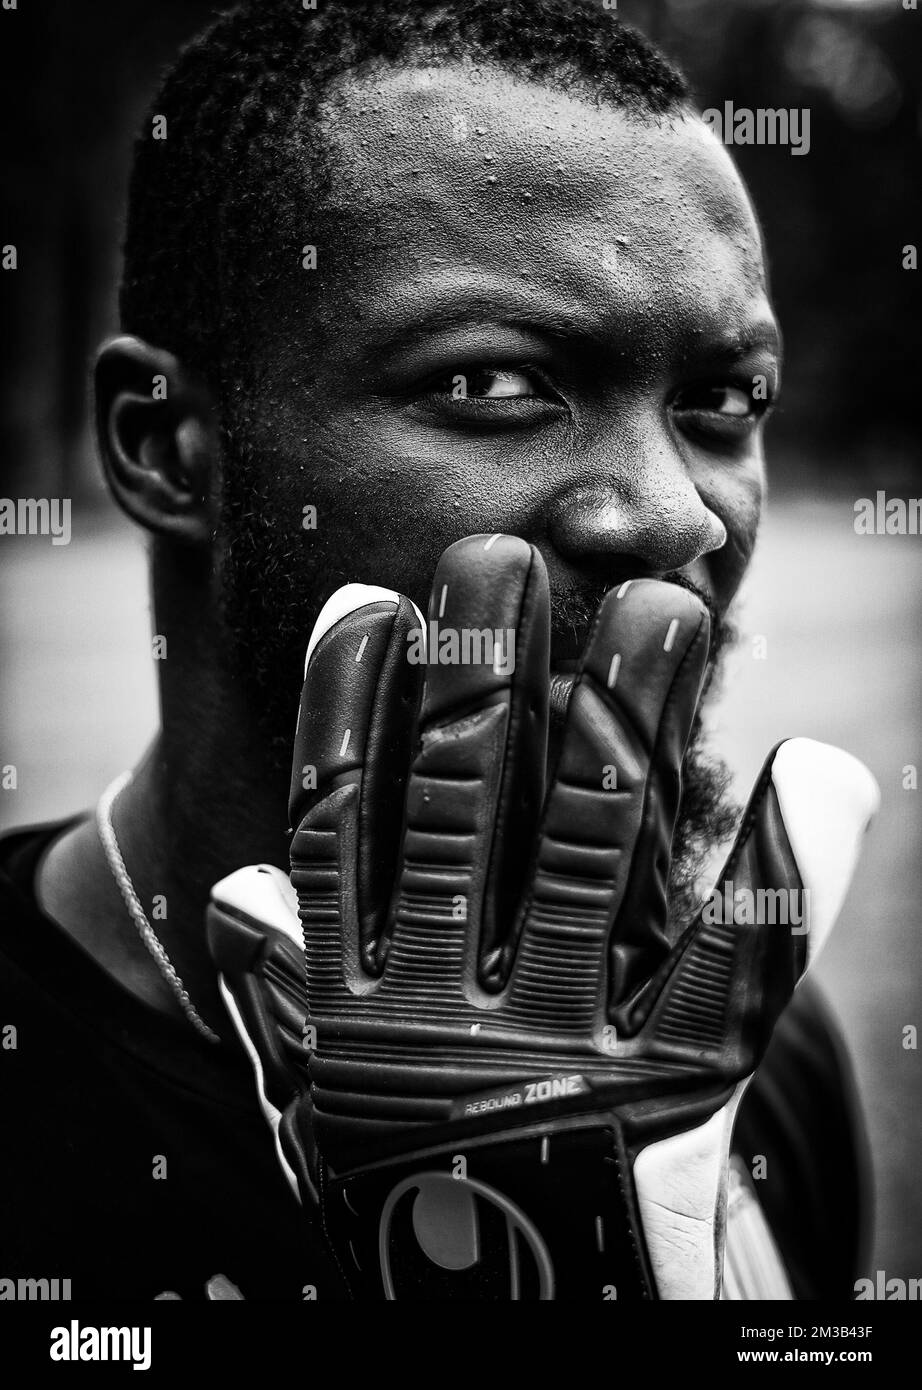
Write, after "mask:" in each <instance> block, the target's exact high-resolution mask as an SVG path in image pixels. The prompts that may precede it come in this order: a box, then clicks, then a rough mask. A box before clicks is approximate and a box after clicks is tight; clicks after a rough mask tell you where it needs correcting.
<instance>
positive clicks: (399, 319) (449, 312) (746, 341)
mask: <svg viewBox="0 0 922 1390" xmlns="http://www.w3.org/2000/svg"><path fill="white" fill-rule="evenodd" d="M414 300H415V303H414ZM369 309H370V312H369V315H368V318H369V320H370V321H371V320H377V321H378V324H379V325H380V332H377V331H376V329H375V328H374V327H371V324H369V327H370V333H369V337H368V347H369V349H370V350H371V351H372V352H374V353H378V352H386V351H390V350H393V349H394V348H399V347H400V346H402V345H404V344H406V343H409V342H412V341H414V340H418V339H419V338H421V337H424V336H425V335H426V334H427V333H433V332H438V331H442V332H449V331H451V330H453V329H464V328H477V327H486V326H490V327H505V328H514V329H519V330H520V331H523V332H528V333H533V334H538V335H543V336H545V337H554V338H561V339H567V338H569V339H572V338H575V337H579V338H582V339H583V340H584V341H588V342H592V343H595V344H597V345H598V346H600V347H610V346H611V335H610V332H609V331H608V330H607V329H606V327H605V326H604V325H603V324H602V323H600V322H599V320H598V319H597V318H596V317H595V316H594V315H587V314H585V313H584V312H582V311H581V308H580V306H579V305H578V304H575V303H568V304H566V305H562V304H561V305H560V306H559V307H557V306H554V305H552V304H551V303H549V302H548V299H547V298H546V297H545V296H544V295H539V294H537V293H532V292H529V290H528V289H527V288H526V287H524V286H521V285H520V284H516V283H511V282H509V281H504V280H500V281H496V280H493V279H491V280H490V282H489V283H487V282H485V281H483V280H482V279H480V278H479V277H477V278H472V279H471V280H470V281H468V282H467V287H465V282H464V281H461V282H459V281H458V280H457V279H455V280H454V281H453V283H452V284H450V285H445V286H444V287H441V286H437V285H436V286H434V285H433V284H432V282H431V280H428V279H427V280H426V281H423V282H420V283H418V284H417V285H415V286H411V287H409V289H408V291H407V292H406V293H401V294H400V295H399V296H398V297H397V298H396V300H395V302H394V305H393V307H392V306H391V304H389V303H387V302H384V301H382V300H378V301H377V302H376V301H374V300H373V301H372V303H371V305H370V306H369ZM698 347H699V349H700V348H705V349H706V350H707V352H708V353H709V355H711V356H712V357H720V358H724V359H726V360H728V361H729V360H733V361H739V360H741V359H742V358H745V357H747V356H749V355H750V354H752V353H753V352H757V351H759V350H765V349H767V350H769V351H771V352H773V353H775V354H776V355H778V356H779V357H780V355H781V350H782V341H781V330H780V327H779V325H778V323H777V320H776V319H775V318H774V317H773V316H772V317H770V318H762V317H760V318H759V320H758V321H757V322H754V323H751V324H749V325H747V326H745V327H744V328H742V329H741V330H739V331H738V332H730V333H727V332H720V333H719V334H717V335H714V336H713V337H712V336H711V335H710V333H709V331H708V330H705V331H704V332H702V334H701V337H700V341H699V344H698Z"/></svg>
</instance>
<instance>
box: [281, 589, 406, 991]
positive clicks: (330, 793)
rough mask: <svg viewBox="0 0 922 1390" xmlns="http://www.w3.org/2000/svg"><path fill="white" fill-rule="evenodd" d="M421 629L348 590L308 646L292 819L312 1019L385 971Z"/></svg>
mask: <svg viewBox="0 0 922 1390" xmlns="http://www.w3.org/2000/svg"><path fill="white" fill-rule="evenodd" d="M421 624H422V616H421V615H420V613H419V610H418V609H417V608H416V607H415V606H414V605H413V604H412V603H411V602H410V601H409V600H408V599H406V598H404V597H402V596H401V595H399V594H397V593H394V592H393V591H391V590H387V589H379V588H374V587H370V586H368V585H363V584H349V585H346V586H345V587H344V588H343V589H340V590H338V591H337V593H335V594H334V595H333V597H332V598H331V599H330V600H329V602H328V603H327V604H326V606H325V607H324V609H323V610H322V611H321V613H320V615H319V617H318V619H317V622H316V624H315V627H314V631H313V633H312V635H311V639H310V642H309V644H308V649H307V658H306V662H305V679H304V688H303V690H302V694H301V704H300V708H299V711H298V725H297V731H296V734H295V745H294V758H293V768H292V779H291V794H290V798H289V817H290V824H291V826H292V827H293V829H294V837H293V839H292V843H291V881H292V883H293V884H294V886H295V888H296V889H297V892H298V897H299V902H300V913H301V920H302V922H303V923H304V927H305V949H306V951H307V952H308V957H309V962H310V966H311V968H310V970H309V977H310V981H311V986H312V991H313V992H312V996H311V1007H312V1009H314V1008H316V1007H317V1006H318V1005H320V1004H323V1003H325V1002H327V1003H328V1002H329V1000H327V998H326V995H327V991H328V989H332V990H333V992H334V994H335V995H336V996H337V997H341V996H342V994H343V991H344V990H345V988H346V986H345V979H346V978H347V977H348V978H349V979H350V980H351V981H352V982H353V984H358V983H359V982H360V981H361V980H362V978H363V977H364V976H367V975H368V974H371V975H374V974H375V973H377V970H378V966H379V961H378V947H379V944H380V941H381V938H382V935H383V931H384V924H385V921H386V917H387V910H388V906H389V902H390V895H391V891H392V887H393V882H394V873H395V869H396V863H397V852H398V847H399V835H400V818H401V812H402V806H403V796H404V790H405V785H406V775H407V769H408V767H409V762H410V755H411V749H412V740H413V730H414V721H415V715H416V707H417V704H418V699H419V691H420V687H421V683H422V680H421V668H420V667H419V666H415V665H413V664H412V663H411V662H409V661H408V660H407V652H408V638H409V637H410V634H411V633H412V632H413V631H414V630H416V631H418V630H419V629H420V627H421ZM315 994H316V995H317V997H316V998H315V997H314V995H315Z"/></svg>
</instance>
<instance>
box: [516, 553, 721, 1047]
mask: <svg viewBox="0 0 922 1390" xmlns="http://www.w3.org/2000/svg"><path fill="white" fill-rule="evenodd" d="M709 635H710V621H709V618H708V614H707V611H706V609H705V607H704V605H703V604H702V603H701V601H700V600H699V599H698V598H696V597H695V596H694V595H693V594H690V593H688V592H687V591H686V590H684V589H681V588H679V587H678V586H677V585H675V584H669V583H664V582H661V581H659V580H652V579H650V580H647V579H644V580H634V581H631V582H630V583H628V584H623V585H622V586H621V587H620V589H618V590H614V591H612V592H611V593H609V594H608V595H607V596H606V598H605V599H604V601H603V603H602V604H601V606H600V608H599V611H598V614H597V616H596V620H595V624H594V627H593V630H592V633H591V635H590V638H589V642H588V645H587V648H586V652H585V655H584V658H583V663H582V666H581V668H580V673H579V676H578V678H577V682H576V685H575V687H574V690H573V693H572V695H571V697H570V704H569V708H568V712H567V726H566V730H565V733H564V741H563V748H562V751H561V757H560V762H559V764H558V768H557V772H556V776H555V780H554V784H553V786H552V788H551V791H550V794H549V796H548V802H547V806H546V809H545V815H544V820H543V822H542V827H541V838H540V842H539V845H538V852H537V858H536V863H535V871H534V877H533V882H532V888H531V893H530V897H529V899H528V901H527V903H526V905H525V908H524V913H523V920H522V930H521V945H520V949H519V952H518V958H517V960H516V964H515V968H514V972H513V979H512V985H511V991H510V996H509V1011H510V1013H511V1014H512V1015H513V1016H517V1017H518V1018H519V1019H520V1020H521V1021H522V1022H523V1023H525V1024H533V1023H535V1022H539V1021H540V1022H542V1023H545V1024H547V1023H551V1024H552V1025H553V1026H554V1028H555V1029H556V1030H563V1031H566V1032H571V1031H572V1032H577V1033H584V1034H585V1033H587V1032H588V1033H592V1032H594V1031H595V1030H596V1029H600V1028H601V1026H602V1025H603V1024H604V1022H605V1020H606V1019H607V1018H608V1017H610V1012H609V1011H610V1010H611V1009H612V1008H613V1006H614V1005H617V1004H618V1003H619V1002H620V1001H621V1000H622V999H623V998H624V997H625V995H626V994H627V993H628V992H629V991H631V990H632V989H634V988H635V987H636V985H637V984H638V983H639V982H640V981H645V980H646V979H647V978H648V977H649V975H650V973H651V972H652V971H653V970H654V969H655V968H656V966H657V965H658V963H659V962H660V960H662V959H663V958H664V957H665V955H666V953H667V951H668V945H667V942H666V937H665V934H664V930H663V928H664V925H665V921H666V911H667V902H666V888H667V881H668V873H669V850H670V844H671V841H672V834H673V829H674V825H675V817H676V811H677V808H678V802H679V792H680V786H681V763H682V757H683V755H684V751H685V747H686V744H687V742H688V737H689V733H690V730H691V726H692V721H693V719H694V714H695V709H696V707H697V703H698V698H699V695H700V690H701V684H702V680H703V677H704V672H705V667H706V663H707V654H708V643H709ZM606 952H609V963H610V979H608V980H607V979H606V970H605V962H606Z"/></svg>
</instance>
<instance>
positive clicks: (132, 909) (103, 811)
mask: <svg viewBox="0 0 922 1390" xmlns="http://www.w3.org/2000/svg"><path fill="white" fill-rule="evenodd" d="M131 778H132V774H131V773H130V772H123V773H122V775H121V776H120V777H116V779H115V781H114V782H112V783H111V785H110V786H108V787H107V788H106V790H105V791H104V792H103V794H102V796H101V797H100V798H99V804H98V806H97V807H96V826H97V829H98V831H99V838H100V840H101V841H102V847H103V849H104V851H105V855H106V860H107V861H108V864H109V868H110V869H111V870H112V877H113V878H114V879H115V882H116V883H117V884H118V889H119V892H120V893H121V895H122V897H123V898H124V900H125V906H126V907H127V909H128V913H129V916H130V917H131V920H132V921H133V922H134V924H135V926H136V927H137V929H138V935H139V936H140V938H141V940H142V941H143V942H144V945H145V946H146V947H147V949H148V951H150V953H151V955H152V956H153V958H154V960H155V961H156V964H157V969H158V970H159V971H160V974H161V975H162V976H163V978H164V979H165V980H166V982H167V984H168V985H169V987H170V989H171V990H172V992H173V994H174V995H175V997H176V1000H177V1002H178V1004H179V1007H180V1008H181V1009H182V1011H183V1013H184V1014H185V1015H186V1018H187V1019H188V1020H189V1022H190V1023H191V1024H192V1027H193V1028H194V1029H195V1030H196V1032H198V1033H201V1035H202V1037H203V1038H207V1039H208V1041H209V1042H213V1043H217V1042H220V1041H221V1039H220V1038H219V1037H218V1035H217V1033H215V1032H214V1031H213V1029H211V1028H209V1027H208V1024H207V1023H206V1022H205V1020H204V1019H203V1018H202V1017H201V1016H200V1015H199V1012H198V1010H197V1009H196V1007H195V1005H194V1004H193V1003H192V1000H191V999H190V998H189V994H188V991H187V990H186V987H185V985H184V984H183V982H182V980H181V979H180V978H179V976H178V974H177V973H176V970H175V969H174V967H173V962H172V961H171V960H170V958H169V956H168V955H167V953H166V951H165V950H164V949H163V946H162V944H161V942H160V938H159V937H158V936H157V933H156V932H155V931H154V929H153V927H152V926H151V924H150V920H149V919H148V916H147V913H146V912H145V911H144V909H143V907H142V906H141V900H140V898H139V897H138V895H137V893H136V892H135V887H134V884H133V883H132V881H131V876H130V874H129V873H128V870H127V869H126V868H125V861H124V859H123V858H122V852H121V850H120V849H119V847H118V840H117V839H116V837H115V827H114V826H113V824H112V808H113V807H114V805H115V802H116V800H117V798H118V796H119V795H120V793H121V792H123V791H124V790H125V788H126V787H127V786H128V783H129V782H130V781H131Z"/></svg>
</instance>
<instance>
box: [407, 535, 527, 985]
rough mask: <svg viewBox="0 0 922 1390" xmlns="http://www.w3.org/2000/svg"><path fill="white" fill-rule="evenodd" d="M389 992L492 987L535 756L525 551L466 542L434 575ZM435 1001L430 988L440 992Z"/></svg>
mask: <svg viewBox="0 0 922 1390" xmlns="http://www.w3.org/2000/svg"><path fill="white" fill-rule="evenodd" d="M429 631H430V652H429V663H430V664H429V666H428V668H427V672H426V681H425V689H424V693H423V702H422V709H421V713H420V739H421V746H420V749H419V752H418V754H417V756H416V758H415V761H414V763H413V767H412V770H411V773H410V778H409V784H408V789H407V800H406V820H405V830H404V840H403V858H402V867H401V877H400V884H399V890H398V892H397V895H396V898H395V907H394V915H393V920H394V934H393V940H392V942H391V946H390V951H389V955H388V963H387V970H386V985H387V989H388V991H389V992H393V991H395V990H396V991H400V990H402V989H407V990H409V992H410V993H411V994H414V995H415V994H416V992H417V991H418V988H419V986H420V984H421V982H422V981H423V980H425V987H426V989H430V988H437V989H439V990H440V991H441V990H443V989H444V988H445V987H446V986H448V985H449V984H450V983H453V984H454V985H455V986H456V987H459V988H460V984H461V980H462V977H464V978H465V979H466V987H467V989H468V991H469V992H470V991H476V990H477V988H478V986H477V980H478V978H479V980H480V982H481V984H485V985H486V986H487V987H489V986H490V985H491V983H493V982H494V980H495V977H496V973H497V969H498V962H499V958H500V954H501V949H502V944H503V941H504V939H505V935H506V933H508V928H509V925H510V923H511V922H512V921H513V919H514V913H515V904H516V902H517V900H518V897H519V895H520V893H521V889H522V884H523V882H524V876H525V872H526V868H527V864H528V860H529V858H530V856H531V852H532V845H533V841H534V834H535V830H536V827H537V821H538V817H539V815H540V809H541V800H542V796H543V790H544V766H545V759H546V750H547V703H548V659H549V648H550V602H549V595H548V583H547V574H546V571H545V568H544V562H543V560H542V559H541V556H540V554H539V553H538V551H537V550H536V549H535V548H534V547H533V546H531V545H529V544H528V543H527V542H525V541H523V540H520V539H518V538H517V537H514V536H489V537H488V536H470V537H467V538H466V539H465V540H462V541H458V542H457V543H456V544H455V545H453V546H450V547H449V548H448V550H446V551H445V553H444V555H443V556H442V558H441V560H440V562H439V566H438V569H437V571H436V575H435V581H434V584H433V589H432V598H431V603H430V610H429ZM439 997H440V998H441V997H442V996H441V993H440V996H439Z"/></svg>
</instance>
